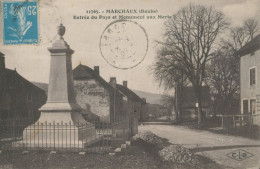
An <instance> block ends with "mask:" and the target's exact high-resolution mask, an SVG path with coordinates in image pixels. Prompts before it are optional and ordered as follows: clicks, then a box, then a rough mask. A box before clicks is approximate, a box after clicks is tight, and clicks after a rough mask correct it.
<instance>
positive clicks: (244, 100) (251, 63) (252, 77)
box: [237, 34, 260, 125]
mask: <svg viewBox="0 0 260 169" xmlns="http://www.w3.org/2000/svg"><path fill="white" fill-rule="evenodd" d="M237 54H238V55H239V56H240V97H241V113H242V114H251V115H253V124H257V125H260V116H259V115H260V80H259V79H260V34H259V35H258V36H256V37H255V38H254V39H253V40H251V41H250V42H249V43H247V44H246V45H245V46H243V47H242V48H241V49H240V50H239V51H238V52H237Z"/></svg>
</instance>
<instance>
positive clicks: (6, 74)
mask: <svg viewBox="0 0 260 169" xmlns="http://www.w3.org/2000/svg"><path fill="white" fill-rule="evenodd" d="M21 88H28V89H29V90H31V91H33V90H37V91H39V92H43V93H44V90H42V89H40V88H39V87H37V86H35V85H34V84H32V83H31V82H29V81H28V80H26V79H25V78H23V77H22V76H21V75H20V74H19V73H18V72H17V71H16V70H10V69H6V68H5V69H4V70H1V71H0V91H1V92H3V91H12V92H15V91H16V90H20V89H21Z"/></svg>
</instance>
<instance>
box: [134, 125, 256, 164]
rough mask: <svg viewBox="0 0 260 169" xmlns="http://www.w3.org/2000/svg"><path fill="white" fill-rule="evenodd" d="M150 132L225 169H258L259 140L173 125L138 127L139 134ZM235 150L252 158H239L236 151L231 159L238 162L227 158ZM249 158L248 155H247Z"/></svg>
mask: <svg viewBox="0 0 260 169" xmlns="http://www.w3.org/2000/svg"><path fill="white" fill-rule="evenodd" d="M145 130H150V131H152V132H153V133H155V134H156V135H158V136H160V137H163V138H166V139H168V140H169V142H171V143H173V144H181V145H183V146H184V147H187V148H192V149H194V151H195V152H196V153H201V154H203V155H205V156H207V157H209V158H211V159H212V160H214V161H216V162H217V163H219V164H221V165H224V166H226V168H247V169H260V140H252V139H247V138H242V137H236V136H227V135H221V134H214V133H211V132H208V131H201V130H192V129H189V128H187V127H183V126H173V125H144V126H139V132H141V131H145ZM236 150H240V153H242V152H243V151H246V152H248V153H251V154H252V155H253V156H252V157H249V158H247V159H244V160H241V159H243V157H241V158H238V156H240V154H239V152H238V151H237V152H236V153H235V154H230V155H233V157H237V159H238V160H241V161H238V160H234V159H231V158H229V157H227V154H229V153H232V152H234V151H236ZM247 155H248V156H249V154H247Z"/></svg>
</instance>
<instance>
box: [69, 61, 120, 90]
mask: <svg viewBox="0 0 260 169" xmlns="http://www.w3.org/2000/svg"><path fill="white" fill-rule="evenodd" d="M73 78H74V80H85V79H96V80H97V81H99V82H100V83H101V84H102V85H103V86H104V87H105V88H106V89H108V90H110V91H115V90H116V89H115V88H114V87H113V86H111V85H110V84H109V83H107V82H106V81H105V80H104V79H103V78H102V77H101V76H100V75H99V74H98V73H96V72H95V71H94V70H93V69H91V68H90V67H88V66H86V65H82V64H80V65H78V66H77V67H76V68H75V69H73ZM116 91H117V90H116Z"/></svg>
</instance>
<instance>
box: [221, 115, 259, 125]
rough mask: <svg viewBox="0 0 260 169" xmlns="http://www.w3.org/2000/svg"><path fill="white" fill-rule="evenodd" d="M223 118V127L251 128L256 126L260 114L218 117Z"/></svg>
mask: <svg viewBox="0 0 260 169" xmlns="http://www.w3.org/2000/svg"><path fill="white" fill-rule="evenodd" d="M217 117H219V118H221V127H222V128H225V127H234V128H236V127H243V126H248V127H249V128H251V127H252V125H254V123H255V122H254V121H256V119H257V118H259V117H260V114H236V115H217Z"/></svg>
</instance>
